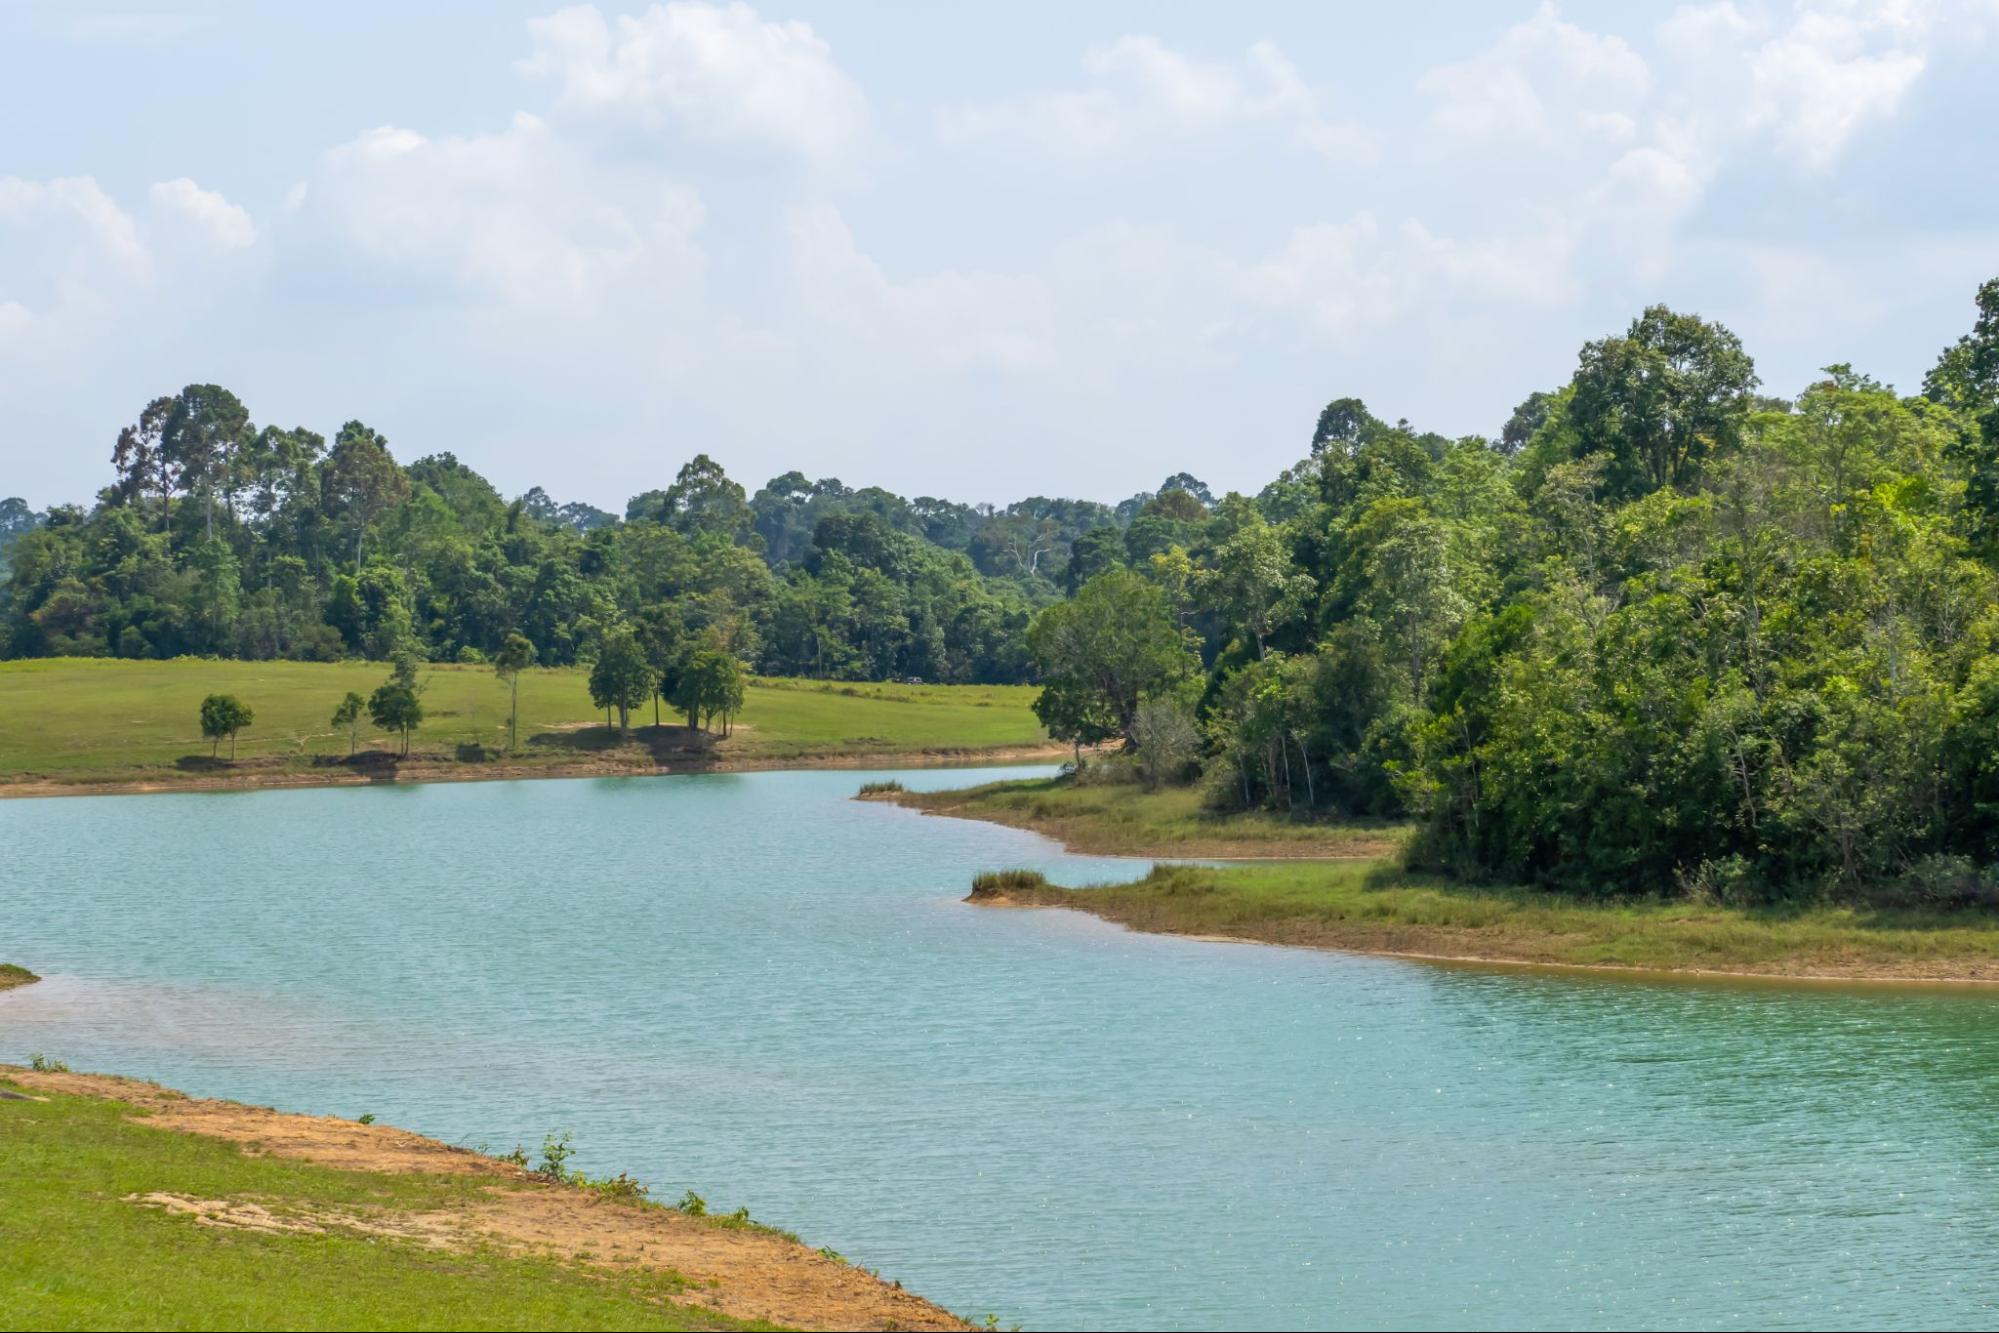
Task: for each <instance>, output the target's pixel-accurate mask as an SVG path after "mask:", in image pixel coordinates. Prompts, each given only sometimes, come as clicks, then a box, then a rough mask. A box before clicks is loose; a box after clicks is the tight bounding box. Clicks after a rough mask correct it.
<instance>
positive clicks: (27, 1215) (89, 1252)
mask: <svg viewBox="0 0 1999 1333" xmlns="http://www.w3.org/2000/svg"><path fill="white" fill-rule="evenodd" d="M41 1095H43V1096H46V1097H47V1098H48V1100H46V1101H31V1100H5V1101H0V1232H4V1234H5V1237H6V1239H5V1243H4V1244H0V1328H10V1329H15V1328H19V1329H33V1328H326V1329H345V1328H438V1329H457V1328H523V1329H540V1328H592V1329H597V1328H605V1329H623V1328H632V1329H637V1328H669V1329H679V1328H742V1327H770V1326H769V1325H746V1324H741V1323H737V1322H734V1321H731V1320H727V1319H724V1318H722V1317H721V1316H719V1315H715V1314H713V1313H711V1312H709V1311H706V1310H701V1309H696V1308H691V1307H690V1306H688V1305H686V1304H684V1303H682V1302H681V1301H679V1300H677V1299H676V1298H677V1297H678V1296H680V1295H681V1293H682V1291H683V1286H684V1284H683V1283H682V1282H681V1281H680V1280H679V1279H678V1278H677V1277H675V1276H673V1275H671V1274H661V1273H658V1272H607V1271H601V1270H594V1269H584V1268H581V1267H578V1266H575V1265H565V1264H560V1263H555V1262H547V1261H542V1260H536V1259H530V1258H521V1257H517V1256H510V1255H506V1254H500V1253H491V1252H472V1253H444V1252H440V1251H437V1250H434V1249H428V1248H424V1247H421V1246H419V1245H417V1244H414V1243H410V1242H403V1241H397V1240H393V1239H385V1238H383V1237H380V1236H373V1235H367V1234H342V1233H341V1232H339V1231H337V1230H335V1231H323V1232H320V1233H317V1234H292V1235H287V1234H270V1233H265V1232H259V1231H252V1230H242V1229H228V1230H225V1229H221V1228H215V1227H209V1226H203V1225H198V1224H197V1223H196V1222H194V1220H193V1219H191V1218H188V1217H177V1216H172V1215H169V1214H167V1213H164V1212H161V1211H159V1210H157V1209H153V1208H143V1207H139V1206H137V1205H136V1204H134V1203H132V1202H128V1201H127V1199H128V1196H133V1195H143V1194H149V1193H154V1192H161V1193H173V1194H180V1195H186V1196H190V1197H192V1198H197V1199H246V1198H247V1199H255V1200H257V1201H259V1203H260V1205H262V1206H266V1207H268V1208H270V1209H271V1210H272V1211H273V1212H277V1213H279V1214H282V1213H283V1212H284V1210H285V1209H286V1208H287V1207H288V1206H293V1205H309V1206H310V1207H311V1208H313V1209H318V1210H325V1209H334V1208H337V1209H341V1210H347V1211H351V1212H354V1213H360V1214H372V1213H376V1212H379V1211H382V1210H395V1211H401V1212H431V1211H437V1210H448V1209H453V1208H459V1207H463V1206H465V1205H467V1204H468V1203H471V1202H474V1201H476V1196H477V1192H478V1191H479V1190H480V1189H481V1188H482V1186H483V1184H485V1183H488V1182H482V1181H481V1180H480V1179H478V1178H474V1177H470V1176H456V1177H453V1176H440V1175H418V1174H390V1173H376V1172H362V1171H336V1170H330V1169H328V1168H325V1167H320V1166H314V1165H311V1164H308V1163H303V1162H299V1161H295V1160H289V1159H285V1158H278V1157H249V1156H245V1155H244V1154H243V1153H242V1152H241V1151H239V1150H238V1149H237V1148H236V1147H235V1146H233V1145H231V1144H229V1143H225V1142H222V1141H220V1140H217V1139H211V1138H203V1137H199V1136H197V1135H193V1134H184V1133H176V1132H172V1131H168V1130H161V1129H154V1128H150V1127H148V1126H146V1125H144V1124H143V1123H134V1122H132V1121H130V1120H128V1119H127V1118H126V1114H125V1113H126V1108H125V1107H123V1106H121V1105H120V1104H119V1103H116V1102H107V1101H100V1100H96V1099H91V1098H85V1097H72V1096H63V1095H61V1094H52V1093H44V1094H41Z"/></svg>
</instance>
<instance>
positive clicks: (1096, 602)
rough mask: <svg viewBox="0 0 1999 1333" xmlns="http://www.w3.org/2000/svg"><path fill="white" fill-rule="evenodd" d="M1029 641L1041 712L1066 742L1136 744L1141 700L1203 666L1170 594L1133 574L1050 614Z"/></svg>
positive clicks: (1100, 581)
mask: <svg viewBox="0 0 1999 1333" xmlns="http://www.w3.org/2000/svg"><path fill="white" fill-rule="evenodd" d="M1027 637H1028V645H1029V647H1030V649H1031V650H1032V651H1033V653H1034V657H1035V661H1036V662H1037V663H1038V664H1039V665H1040V667H1041V673H1042V680H1043V688H1042V692H1041V695H1040V697H1039V698H1038V699H1036V701H1035V705H1034V708H1035V713H1036V715H1037V716H1039V717H1040V718H1041V720H1042V722H1043V723H1044V724H1045V725H1046V726H1047V727H1048V728H1049V732H1050V734H1051V735H1055V736H1057V737H1058V738H1060V739H1070V738H1076V739H1078V740H1079V741H1080V740H1090V741H1094V740H1107V739H1110V738H1111V737H1113V736H1121V737H1124V738H1125V740H1126V743H1127V746H1129V744H1130V738H1131V732H1132V725H1133V723H1134V722H1135V721H1136V719H1137V717H1138V704H1139V700H1140V699H1141V698H1143V697H1144V696H1145V695H1146V694H1147V693H1148V692H1150V691H1153V690H1157V689H1162V688H1164V687H1166V686H1169V685H1171V684H1173V683H1175V682H1176V681H1179V680H1180V679H1182V678H1184V677H1185V676H1186V675H1188V674H1189V673H1190V672H1191V671H1192V670H1193V669H1194V668H1195V666H1196V665H1197V664H1198V659H1196V658H1195V657H1194V655H1193V653H1192V651H1191V649H1190V648H1189V646H1188V643H1187V639H1186V636H1185V635H1184V634H1183V633H1182V631H1181V629H1180V627H1179V625H1178V624H1177V623H1176V620H1175V617H1174V615H1173V611H1172V608H1171V607H1169V606H1168V605H1167V602H1166V595H1165V594H1164V593H1163V592H1161V591H1160V589H1159V588H1158V587H1157V586H1156V585H1154V584H1153V583H1151V582H1150V581H1149V580H1147V579H1146V578H1144V577H1143V576H1142V575H1139V574H1136V573H1133V572H1132V571H1131V570H1128V569H1117V570H1112V571H1110V572H1109V573H1106V574H1099V575H1098V576H1097V577H1095V578H1093V579H1091V580H1090V581H1089V582H1088V583H1086V584H1084V585H1083V586H1082V588H1081V589H1080V590H1079V591H1078V592H1077V593H1076V596H1075V598H1074V599H1073V600H1070V601H1067V602H1057V603H1056V604H1055V605H1054V606H1051V607H1049V608H1048V609H1047V610H1045V611H1043V612H1042V613H1041V614H1040V615H1038V616H1036V617H1035V619H1034V624H1033V626H1032V627H1031V628H1030V629H1029V630H1028V636H1027Z"/></svg>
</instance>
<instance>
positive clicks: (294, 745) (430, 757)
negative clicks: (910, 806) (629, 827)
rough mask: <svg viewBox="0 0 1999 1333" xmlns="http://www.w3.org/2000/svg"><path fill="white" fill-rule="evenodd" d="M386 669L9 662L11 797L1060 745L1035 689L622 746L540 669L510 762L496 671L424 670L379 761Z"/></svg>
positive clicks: (653, 731)
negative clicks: (238, 729)
mask: <svg viewBox="0 0 1999 1333" xmlns="http://www.w3.org/2000/svg"><path fill="white" fill-rule="evenodd" d="M386 675H387V668H386V667H384V666H382V665H380V664H377V663H367V662H335V663H320V662H218V661H201V660H191V659H189V660H180V661H172V662H127V661H114V660H102V659H54V660H34V661H17V662H0V790H5V788H6V787H7V786H8V785H15V786H16V788H17V790H18V789H19V785H20V784H33V785H42V786H46V785H50V784H57V785H64V784H68V785H82V784H114V785H116V784H165V785H174V784H188V785H247V784H252V783H256V782H260V781H267V782H272V783H284V782H298V781H339V780H356V781H358V780H367V779H370V778H380V777H383V776H401V777H404V778H421V777H452V776H458V777H474V776H487V775H491V776H533V775H535V774H537V773H562V772H570V773H575V772H625V771H658V770H660V769H662V768H664V769H700V768H717V767H720V768H728V767H757V766H768V765H773V764H783V763H811V762H853V763H868V762H889V763H898V762H901V763H910V762H923V761H926V760H930V761H937V760H944V759H951V758H978V757H981V756H983V755H993V754H1009V753H1017V752H1021V751H1031V750H1035V749H1038V748H1039V747H1042V746H1045V745H1046V743H1047V737H1046V735H1045V734H1044V733H1043V731H1042V729H1041V726H1040V724H1039V722H1037V721H1036V719H1035V717H1034V714H1033V712H1032V710H1031V709H1030V707H1029V705H1030V703H1031V701H1032V699H1033V693H1034V692H1033V690H1032V689H1031V688H1028V687H1024V686H949V685H869V684H852V685H850V684H839V683H828V682H823V681H793V680H766V679H760V680H756V681H754V682H753V683H752V684H751V685H750V687H749V690H748V693H747V697H746V700H745V703H744V707H743V711H742V714H741V716H740V717H739V718H738V721H737V726H736V729H735V734H734V735H733V736H731V737H729V738H728V739H726V740H719V741H712V742H711V741H709V740H707V739H706V738H703V737H700V736H696V735H694V734H692V733H690V732H688V731H687V730H686V729H684V728H682V727H680V726H678V725H675V722H676V719H674V718H672V717H671V716H670V715H669V716H666V717H665V718H664V719H663V721H664V723H665V725H663V726H660V727H654V726H652V713H651V710H650V709H647V710H645V711H644V712H643V713H642V714H640V715H635V716H634V717H633V719H632V721H633V724H634V728H635V730H634V733H633V735H632V736H631V737H629V738H626V737H621V736H619V735H618V734H617V733H616V732H615V731H613V730H610V729H607V728H606V727H605V726H604V715H603V714H602V713H601V712H598V711H595V710H593V709H592V708H591V706H590V696H589V690H588V688H587V686H586V684H585V678H586V677H585V673H584V672H583V671H581V670H574V669H563V670H535V671H529V672H527V673H525V674H524V675H523V676H522V678H521V686H520V713H521V716H520V725H521V744H520V747H519V749H518V750H517V751H514V752H509V751H508V749H507V740H506V724H507V707H508V695H507V691H506V689H505V688H504V687H502V686H501V684H500V683H499V681H497V680H496V679H495V678H494V676H493V674H492V671H491V670H490V669H489V668H486V667H477V666H455V665H450V666H447V665H438V666H433V667H430V668H428V669H427V670H426V672H425V679H426V682H427V687H426V690H425V694H424V707H425V709H426V711H427V713H428V715H429V716H428V717H427V718H426V720H425V722H424V724H423V727H422V729H421V730H420V731H419V732H418V733H417V736H416V739H415V744H414V746H413V750H412V754H411V756H410V757H409V758H408V759H405V760H401V761H397V760H396V759H395V758H394V754H393V750H394V748H395V743H394V742H393V741H392V740H391V738H390V737H388V736H385V735H383V734H382V733H379V732H375V731H373V730H372V729H371V728H368V727H366V726H363V728H362V730H361V737H360V741H361V750H362V754H361V756H360V758H359V759H358V760H350V759H349V758H348V748H349V739H348V736H347V734H346V733H345V731H344V730H343V731H336V729H335V728H334V727H333V726H332V724H331V723H330V722H329V721H328V719H329V718H331V717H332V715H333V710H334V708H335V706H336V705H337V704H338V703H339V702H340V699H341V697H342V696H343V695H344V694H346V693H347V692H348V691H350V690H351V691H354V692H356V693H359V694H361V695H363V696H365V695H367V694H368V693H369V692H370V691H372V690H373V689H374V688H375V687H376V686H377V685H379V684H380V683H381V682H382V680H383V678H384V677H385V676H386ZM212 693H220V694H233V695H235V696H237V697H238V698H239V699H241V700H242V701H243V702H244V703H245V704H247V705H248V706H249V707H251V708H252V709H254V710H255V712H256V721H255V723H254V724H253V725H252V726H251V727H250V728H249V729H248V730H247V731H245V732H244V733H243V734H242V735H241V736H240V737H239V738H238V740H237V743H236V759H235V762H234V763H230V762H229V761H228V752H229V747H228V745H227V743H226V742H225V743H224V745H223V746H222V757H221V758H220V759H216V758H213V757H211V755H210V750H211V748H212V747H211V744H210V742H208V741H206V740H203V739H202V737H201V727H200V721H199V709H200V704H201V700H202V698H203V697H204V696H205V695H208V694H212Z"/></svg>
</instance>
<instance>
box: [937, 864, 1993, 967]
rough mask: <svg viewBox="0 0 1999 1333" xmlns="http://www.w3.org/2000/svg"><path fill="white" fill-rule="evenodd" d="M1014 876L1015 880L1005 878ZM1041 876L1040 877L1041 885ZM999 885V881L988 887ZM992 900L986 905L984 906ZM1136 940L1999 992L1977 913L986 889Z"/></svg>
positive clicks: (1408, 895)
mask: <svg viewBox="0 0 1999 1333" xmlns="http://www.w3.org/2000/svg"><path fill="white" fill-rule="evenodd" d="M1002 873H1005V872H1002ZM1037 878H1038V877H1037ZM980 879H981V880H982V881H983V880H985V879H986V877H985V876H981V877H980ZM982 888H983V894H982ZM995 894H997V895H999V896H1001V897H1002V898H1003V899H1005V900H1007V901H1011V902H1014V903H1018V904H1021V905H1029V906H1049V907H1069V908H1076V909H1078V910H1081V911H1085V912H1090V913H1092V914H1094V915H1096V916H1100V917H1103V918H1105V919H1106V920H1110V921H1116V922H1119V923H1121V924H1123V925H1126V926H1129V927H1131V928H1132V929H1134V930H1142V931H1152V932H1158V933H1166V934H1176V935H1203V936H1218V937H1226V938H1232V939H1245V940H1260V941H1264V942H1267V943H1272V944H1288V945H1300V946H1305V947H1315V948H1334V949H1350V950H1356V951H1360V952H1366V953H1391V954H1414V955H1422V956H1429V957H1441V958H1463V959H1479V960H1485V961H1496V962H1515V963H1540V964H1554V965H1561V966H1581V967H1626V968H1646V969H1657V970H1661V971H1711V972H1740V973H1748V974H1759V975H1768V976H1792V977H1806V976H1812V977H1842V978H1862V977H1874V978H1884V979H1899V980H1939V981H1948V980H1999V925H1995V924H1994V923H1992V922H1990V921H1988V920H1985V919H1983V918H1980V917H1976V916H1971V915H1967V914H1956V913H1945V912H1921V911H1896V912H1885V911H1869V910H1861V909H1853V908H1843V907H1808V908H1793V909H1775V908H1772V909H1745V908H1735V907H1719V906H1712V905H1705V904H1700V903H1693V902H1687V901H1683V900H1668V899H1640V900H1635V901H1623V902H1610V903H1593V902H1578V901H1576V900H1574V899H1567V898H1558V897H1555V896H1552V895H1549V894H1545V893H1536V892H1532V891H1529V890H1525V889H1505V888H1500V889H1481V888H1475V887H1469V886H1466V885H1462V884H1456V883H1453V882H1451V881H1448V880H1443V879H1437V878H1434V877H1428V876H1421V875H1414V874H1411V873H1410V872H1408V871H1405V870H1402V869H1401V868H1400V867H1399V866H1397V865H1396V864H1395V863H1394V862H1392V861H1377V862H1355V861H1346V862H1327V861H1297V862H1287V863H1272V864H1268V865H1253V866H1249V865H1244V866H1221V867H1205V866H1185V865H1181V866H1155V867H1153V869H1152V871H1151V873H1149V874H1148V875H1146V876H1145V877H1144V878H1143V879H1139V880H1137V881H1134V882H1133V883H1129V884H1114V885H1103V886H1099V887H1093V888H1086V889H1064V888H1058V887H1055V886H1053V885H1049V884H1047V883H1046V882H1045V881H1044V882H1042V883H1039V884H1034V883H1030V882H1027V880H1026V879H1025V878H1022V877H1019V875H1018V872H1015V873H1014V875H1013V876H1010V877H1009V878H1008V879H1007V880H1006V881H1005V882H1003V883H1002V882H997V881H995V882H990V883H987V884H985V885H980V884H978V883H975V886H974V890H973V900H974V901H977V900H978V899H979V898H980V897H981V896H985V897H991V896H993V895H995Z"/></svg>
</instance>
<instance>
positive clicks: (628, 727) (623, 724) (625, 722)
mask: <svg viewBox="0 0 1999 1333" xmlns="http://www.w3.org/2000/svg"><path fill="white" fill-rule="evenodd" d="M618 734H619V735H620V736H629V735H631V734H632V710H631V709H629V708H627V707H625V706H624V705H623V704H619V705H618Z"/></svg>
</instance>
